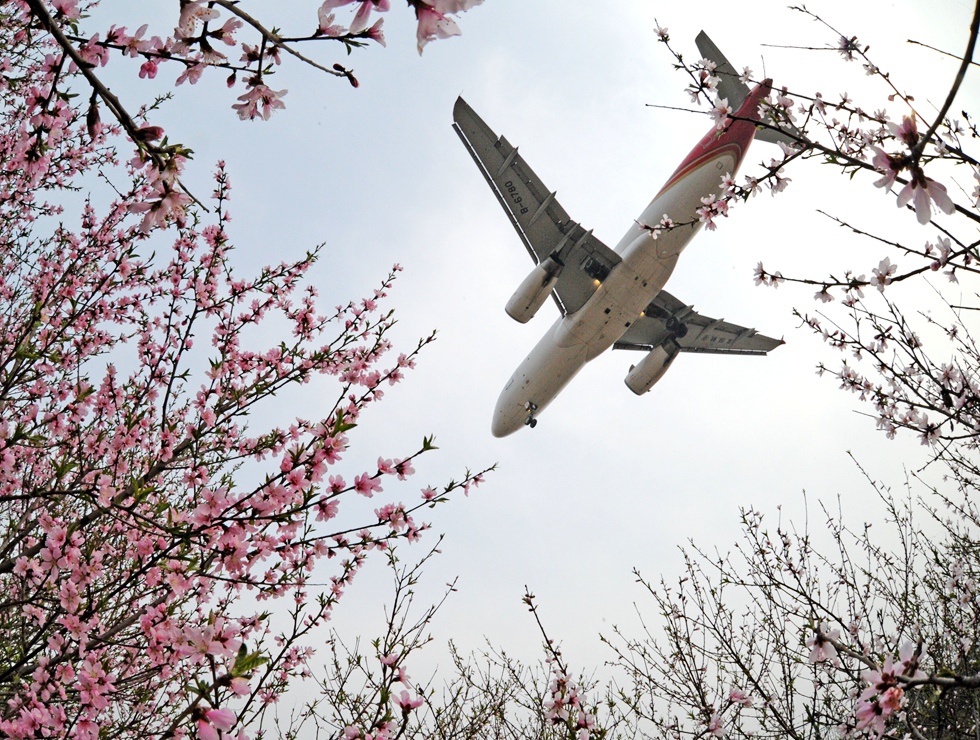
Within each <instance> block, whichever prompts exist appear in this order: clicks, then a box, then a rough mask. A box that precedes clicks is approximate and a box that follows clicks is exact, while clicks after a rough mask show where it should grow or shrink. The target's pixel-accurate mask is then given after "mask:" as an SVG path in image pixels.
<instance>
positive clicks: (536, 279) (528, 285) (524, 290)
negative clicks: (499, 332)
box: [505, 257, 563, 324]
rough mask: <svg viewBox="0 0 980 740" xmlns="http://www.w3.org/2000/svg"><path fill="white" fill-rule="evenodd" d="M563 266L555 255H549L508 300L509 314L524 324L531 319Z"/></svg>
mask: <svg viewBox="0 0 980 740" xmlns="http://www.w3.org/2000/svg"><path fill="white" fill-rule="evenodd" d="M562 267H563V265H562V264H561V263H560V262H559V261H558V260H556V259H555V258H554V257H548V258H547V259H545V260H544V261H543V262H541V264H539V265H538V266H537V267H535V268H534V269H533V270H531V274H530V275H528V276H527V277H526V278H524V282H523V283H521V284H520V287H518V288H517V290H515V291H514V295H512V296H511V297H510V300H509V301H507V307H506V309H505V310H506V311H507V315H508V316H510V317H511V318H512V319H514V321H519V322H521V323H522V324H526V323H527V322H528V321H530V320H531V318H532V317H533V316H534V314H536V313H537V312H538V309H539V308H541V304H543V303H544V302H545V301H546V300H547V298H548V296H549V295H550V294H551V291H552V289H553V288H554V287H555V284H556V283H557V282H558V276H559V275H561V271H562Z"/></svg>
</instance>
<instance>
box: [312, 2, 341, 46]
mask: <svg viewBox="0 0 980 740" xmlns="http://www.w3.org/2000/svg"><path fill="white" fill-rule="evenodd" d="M325 5H326V4H324V6H325ZM318 19H319V25H318V26H317V30H316V32H317V34H319V35H321V36H330V37H331V38H336V37H337V36H343V35H344V34H346V33H347V29H346V28H345V27H344V26H341V25H338V24H335V23H334V14H333V13H330V12H329V11H326V10H324V8H322V7H321V8H320V10H319V14H318Z"/></svg>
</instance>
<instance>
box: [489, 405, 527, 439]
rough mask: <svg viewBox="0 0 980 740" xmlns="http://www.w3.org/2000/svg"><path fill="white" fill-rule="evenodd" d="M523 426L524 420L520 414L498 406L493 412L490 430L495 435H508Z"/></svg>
mask: <svg viewBox="0 0 980 740" xmlns="http://www.w3.org/2000/svg"><path fill="white" fill-rule="evenodd" d="M522 426H524V420H523V419H522V418H521V415H520V414H514V413H507V412H505V411H504V410H503V409H501V408H497V409H496V411H494V413H493V422H492V423H491V424H490V432H491V434H493V436H494V437H498V438H499V437H506V436H508V435H510V434H513V433H514V432H516V431H517V430H518V429H520V428H521V427H522Z"/></svg>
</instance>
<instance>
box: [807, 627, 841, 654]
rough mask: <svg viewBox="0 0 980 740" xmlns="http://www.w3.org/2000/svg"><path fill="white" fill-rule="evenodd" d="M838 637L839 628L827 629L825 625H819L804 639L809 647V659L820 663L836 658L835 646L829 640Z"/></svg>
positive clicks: (837, 638)
mask: <svg viewBox="0 0 980 740" xmlns="http://www.w3.org/2000/svg"><path fill="white" fill-rule="evenodd" d="M839 639H840V630H830V631H827V629H826V627H824V626H823V625H820V626H819V627H818V628H817V629H815V630H814V631H813V635H811V636H810V638H809V639H808V640H807V641H806V646H807V647H808V648H810V655H809V656H808V659H809V661H810V662H811V663H821V662H823V661H825V660H833V659H834V658H836V657H837V648H835V647H834V645H833V643H832V642H831V640H839Z"/></svg>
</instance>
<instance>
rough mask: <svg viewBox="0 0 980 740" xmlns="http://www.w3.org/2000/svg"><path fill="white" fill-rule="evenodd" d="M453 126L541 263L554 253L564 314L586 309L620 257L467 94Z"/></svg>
mask: <svg viewBox="0 0 980 740" xmlns="http://www.w3.org/2000/svg"><path fill="white" fill-rule="evenodd" d="M453 128H454V129H455V130H456V133H457V134H459V138H460V139H461V140H462V142H463V144H464V145H465V146H466V149H467V151H469V153H470V155H472V157H473V160H474V161H475V162H476V164H477V166H478V167H479V168H480V172H482V173H483V176H484V178H485V179H486V181H487V184H488V185H490V189H491V190H492V191H493V193H494V195H496V196H497V200H498V201H499V202H500V205H501V206H502V207H503V209H504V212H505V213H506V214H507V216H508V218H509V219H510V222H511V224H513V226H514V229H515V230H516V231H517V234H518V236H520V238H521V241H522V242H524V246H525V247H526V248H527V250H528V253H530V255H531V257H532V258H533V259H534V262H535V264H541V263H542V262H544V261H545V260H547V259H548V258H549V257H550V258H551V259H552V260H553V261H554V263H556V264H557V265H558V266H559V267H560V272H559V273H558V280H557V284H556V285H555V288H554V292H553V293H552V295H553V296H554V298H555V302H556V303H557V304H558V308H559V309H560V310H561V312H562V313H563V314H568V313H574V312H575V311H577V310H578V309H579V308H581V307H582V306H583V305H584V304H585V302H586V301H588V299H589V298H590V297H591V296H592V294H593V293H594V292H595V290H596V287H597V286H598V285H599V284H600V283H601V282H602V281H603V280H604V279H605V277H606V275H608V274H609V271H610V270H611V269H612V268H613V266H615V265H616V264H617V263H618V262H619V261H620V257H619V255H618V254H616V253H615V252H614V251H612V250H611V249H610V248H609V247H607V246H606V245H605V244H603V243H602V242H601V241H599V240H598V239H597V238H596V237H594V236H593V235H592V232H591V231H586V230H585V229H584V228H582V226H580V225H579V224H578V223H576V222H574V221H572V220H571V219H570V218H569V216H568V214H567V213H566V212H565V209H564V208H562V207H561V204H560V203H559V202H558V201H557V200H556V198H555V193H554V192H553V191H549V190H548V189H547V188H546V187H545V186H544V183H542V182H541V180H540V178H539V177H538V176H537V175H536V174H534V171H533V170H532V169H531V168H530V167H529V166H528V165H527V163H526V162H525V161H524V158H523V157H522V156H521V155H520V154H518V152H517V147H514V146H512V145H511V144H510V142H508V141H507V140H506V139H505V138H504V137H502V136H497V135H496V134H495V133H494V132H493V131H492V130H491V129H490V127H489V126H487V124H486V123H484V122H483V120H482V119H481V118H480V117H479V116H478V115H477V114H476V112H475V111H474V110H473V109H472V108H471V107H470V106H469V105H468V104H467V103H466V101H464V100H463V99H462V98H458V99H457V100H456V105H455V107H454V108H453Z"/></svg>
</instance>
